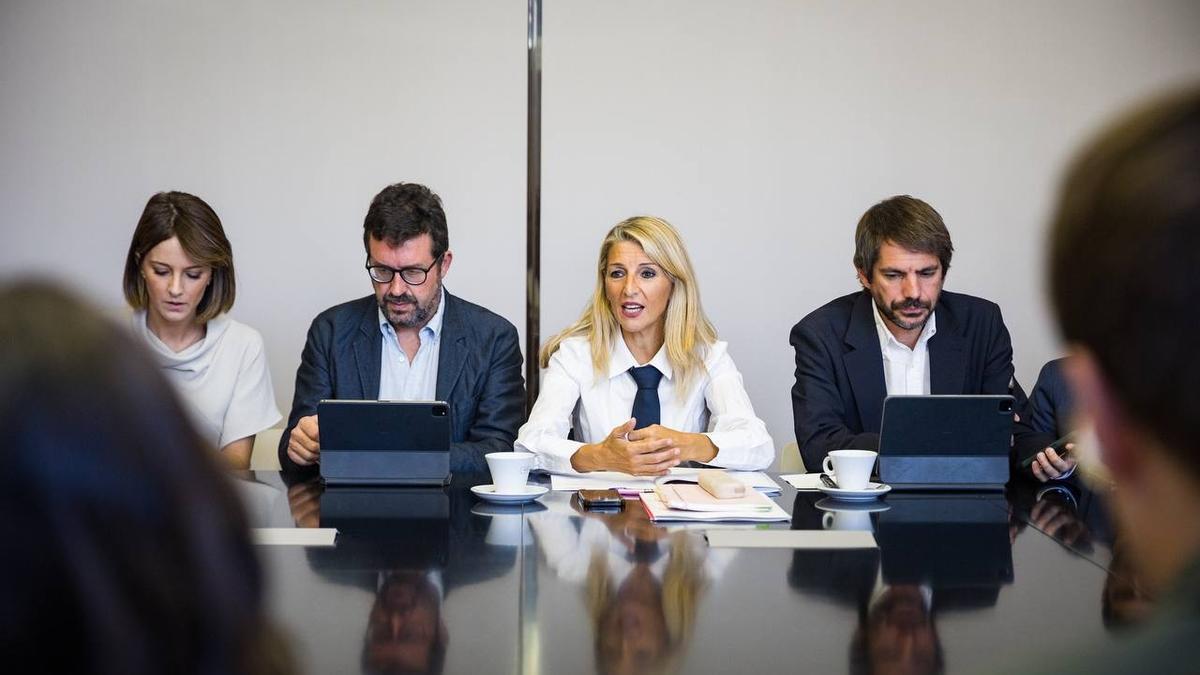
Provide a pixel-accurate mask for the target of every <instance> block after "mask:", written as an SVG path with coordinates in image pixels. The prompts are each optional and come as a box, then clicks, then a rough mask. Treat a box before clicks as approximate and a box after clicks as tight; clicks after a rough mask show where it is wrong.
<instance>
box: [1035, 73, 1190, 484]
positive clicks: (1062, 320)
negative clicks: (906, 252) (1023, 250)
mask: <svg viewBox="0 0 1200 675" xmlns="http://www.w3.org/2000/svg"><path fill="white" fill-rule="evenodd" d="M1049 243H1050V256H1049V260H1048V265H1049V267H1048V269H1047V274H1048V277H1049V280H1050V291H1051V296H1052V299H1053V301H1054V309H1055V312H1056V314H1057V316H1058V323H1059V326H1060V327H1061V328H1062V333H1063V337H1065V338H1066V339H1067V341H1069V342H1072V343H1076V344H1079V345H1083V346H1084V347H1086V348H1087V349H1088V350H1089V351H1090V352H1091V353H1092V355H1093V356H1094V357H1095V359H1096V362H1097V364H1098V366H1099V368H1100V369H1101V371H1102V372H1103V373H1104V376H1105V379H1106V380H1107V381H1108V383H1109V384H1110V385H1111V386H1112V389H1113V393H1114V395H1115V396H1116V398H1117V399H1118V400H1119V401H1120V402H1121V404H1122V405H1123V407H1124V408H1125V410H1126V411H1127V412H1128V414H1129V416H1130V418H1131V419H1132V420H1134V421H1135V422H1136V423H1137V424H1138V425H1139V426H1140V427H1142V428H1143V429H1144V430H1145V431H1146V432H1147V433H1150V434H1152V435H1153V436H1154V437H1155V438H1156V439H1157V440H1158V441H1160V442H1161V444H1162V447H1163V449H1164V451H1166V452H1168V453H1170V454H1171V456H1172V457H1173V458H1174V459H1175V460H1176V461H1177V462H1179V463H1180V464H1181V465H1182V466H1183V467H1186V469H1187V470H1188V471H1190V473H1191V475H1192V477H1193V478H1198V477H1200V451H1198V449H1200V388H1198V387H1197V386H1196V383H1197V382H1200V358H1198V357H1197V356H1196V349H1195V345H1194V341H1193V340H1192V339H1191V338H1192V334H1193V333H1194V331H1193V330H1192V329H1189V328H1188V326H1189V325H1191V324H1188V320H1189V317H1194V316H1195V313H1196V309H1197V308H1198V307H1200V276H1197V270H1196V255H1197V251H1200V86H1192V87H1191V88H1189V89H1187V90H1185V91H1181V92H1176V93H1174V94H1172V95H1168V96H1165V97H1161V98H1158V99H1156V100H1154V101H1152V102H1150V103H1148V104H1145V105H1143V106H1142V107H1140V108H1138V109H1137V110H1134V111H1131V112H1130V113H1128V114H1126V115H1125V116H1123V117H1122V118H1120V119H1119V120H1118V121H1117V122H1116V123H1115V124H1114V125H1113V126H1111V127H1109V128H1108V129H1107V130H1106V131H1104V132H1103V133H1102V134H1100V135H1099V136H1098V137H1096V138H1095V139H1094V140H1093V141H1092V142H1091V143H1089V144H1088V145H1087V146H1086V147H1085V148H1084V149H1083V151H1082V152H1081V153H1080V154H1079V155H1078V156H1077V157H1076V159H1075V160H1074V162H1073V163H1072V165H1071V167H1070V169H1069V171H1068V172H1067V175H1066V178H1065V180H1064V182H1063V185H1062V190H1061V193H1060V196H1059V200H1058V206H1057V209H1056V211H1055V217H1054V221H1053V225H1052V226H1051V229H1050V242H1049ZM1192 320H1194V319H1192Z"/></svg>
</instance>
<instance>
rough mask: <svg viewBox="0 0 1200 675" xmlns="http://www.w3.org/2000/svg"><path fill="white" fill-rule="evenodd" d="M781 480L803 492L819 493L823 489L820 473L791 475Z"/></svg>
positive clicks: (785, 475)
mask: <svg viewBox="0 0 1200 675" xmlns="http://www.w3.org/2000/svg"><path fill="white" fill-rule="evenodd" d="M780 478H782V479H784V480H786V481H787V482H788V484H789V485H791V486H792V487H794V488H796V489H797V490H799V491H801V492H817V491H819V490H820V489H821V474H819V473H789V474H784V475H782V476H780Z"/></svg>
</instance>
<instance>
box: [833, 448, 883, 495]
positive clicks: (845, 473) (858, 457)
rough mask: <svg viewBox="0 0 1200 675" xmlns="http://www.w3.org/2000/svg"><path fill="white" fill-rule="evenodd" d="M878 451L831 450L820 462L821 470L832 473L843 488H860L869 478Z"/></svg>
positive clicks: (865, 484) (863, 486) (865, 485)
mask: <svg viewBox="0 0 1200 675" xmlns="http://www.w3.org/2000/svg"><path fill="white" fill-rule="evenodd" d="M878 455H879V453H877V452H874V451H872V450H831V451H830V452H829V454H828V455H826V456H825V461H824V462H821V470H823V471H824V472H825V473H828V474H833V480H834V481H835V482H837V485H838V487H839V488H841V489H843V490H862V489H863V488H865V487H867V483H868V482H870V480H871V469H873V468H874V467H875V458H876V457H877V456H878Z"/></svg>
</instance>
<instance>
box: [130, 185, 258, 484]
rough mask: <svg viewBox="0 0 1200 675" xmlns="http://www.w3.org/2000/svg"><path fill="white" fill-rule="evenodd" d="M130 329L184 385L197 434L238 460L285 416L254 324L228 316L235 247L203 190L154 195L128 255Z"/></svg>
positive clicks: (238, 464)
mask: <svg viewBox="0 0 1200 675" xmlns="http://www.w3.org/2000/svg"><path fill="white" fill-rule="evenodd" d="M124 290H125V300H126V301H127V302H128V303H129V305H130V307H132V308H133V309H134V310H135V311H134V315H133V330H134V332H135V333H137V334H138V335H140V336H141V337H142V339H143V340H145V342H146V344H147V345H149V347H150V350H151V351H152V352H154V356H155V357H156V358H157V360H158V362H159V364H160V365H161V366H162V369H163V372H164V373H165V374H166V376H167V379H168V380H170V381H171V383H172V384H173V385H175V387H176V388H177V389H178V390H179V392H180V394H181V395H182V396H183V399H184V401H185V402H186V403H187V405H188V408H189V411H190V412H191V413H192V417H193V421H194V422H195V423H196V425H197V427H198V428H199V430H200V432H201V435H202V436H203V437H204V438H205V439H206V440H207V441H208V442H209V443H210V444H211V445H213V446H214V447H216V448H218V449H219V450H220V451H221V453H222V454H223V455H224V456H225V458H226V459H227V460H228V463H229V464H230V465H231V466H233V467H234V468H237V469H246V468H249V466H250V452H251V450H252V449H253V447H254V436H255V434H257V433H258V432H260V431H262V430H263V429H267V428H269V427H271V426H272V425H274V424H275V423H276V422H278V421H279V419H280V414H279V409H278V408H277V407H276V405H275V393H274V390H273V389H272V388H271V373H270V371H269V370H268V369H267V358H266V354H265V353H264V350H263V339H262V336H261V335H259V334H258V331H256V330H254V329H253V328H250V327H249V326H246V325H245V324H242V323H238V322H237V321H234V320H233V319H231V318H229V316H228V315H227V314H226V312H228V311H229V309H230V308H232V307H233V299H234V290H235V284H234V274H233V249H232V248H231V247H230V245H229V240H228V239H226V237H225V230H224V229H223V228H222V227H221V220H220V219H219V218H217V214H216V213H215V212H214V211H213V210H212V208H211V207H210V206H209V205H208V204H206V203H204V200H202V199H200V198H199V197H196V196H193V195H190V194H187V193H185V192H160V193H158V194H156V195H154V196H153V197H151V198H150V201H149V202H147V203H146V208H145V210H144V211H143V212H142V217H141V219H140V220H139V221H138V224H137V228H136V229H135V230H134V232H133V240H132V241H131V242H130V243H129V254H128V255H127V256H126V257H125V280H124Z"/></svg>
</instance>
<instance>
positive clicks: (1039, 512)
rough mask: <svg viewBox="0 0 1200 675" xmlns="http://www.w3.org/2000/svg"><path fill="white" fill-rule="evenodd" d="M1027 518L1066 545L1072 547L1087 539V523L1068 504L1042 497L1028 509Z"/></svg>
mask: <svg viewBox="0 0 1200 675" xmlns="http://www.w3.org/2000/svg"><path fill="white" fill-rule="evenodd" d="M1029 520H1030V522H1032V523H1033V526H1034V527H1036V528H1037V529H1039V530H1041V531H1042V532H1045V533H1046V534H1047V535H1048V536H1049V537H1050V538H1052V539H1055V540H1057V541H1059V542H1061V543H1062V544H1065V545H1066V546H1070V547H1073V546H1075V545H1076V544H1079V543H1086V542H1087V540H1088V529H1087V525H1085V524H1084V523H1083V521H1082V520H1080V519H1079V516H1078V515H1076V513H1075V510H1074V509H1072V508H1071V507H1070V506H1067V505H1064V504H1059V503H1055V502H1054V501H1051V500H1049V499H1043V500H1040V501H1038V502H1037V503H1036V504H1034V505H1033V508H1032V509H1030V511H1029Z"/></svg>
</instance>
